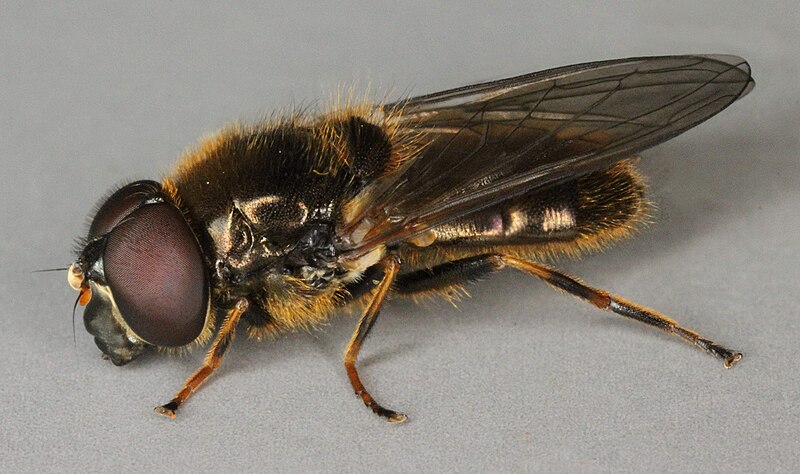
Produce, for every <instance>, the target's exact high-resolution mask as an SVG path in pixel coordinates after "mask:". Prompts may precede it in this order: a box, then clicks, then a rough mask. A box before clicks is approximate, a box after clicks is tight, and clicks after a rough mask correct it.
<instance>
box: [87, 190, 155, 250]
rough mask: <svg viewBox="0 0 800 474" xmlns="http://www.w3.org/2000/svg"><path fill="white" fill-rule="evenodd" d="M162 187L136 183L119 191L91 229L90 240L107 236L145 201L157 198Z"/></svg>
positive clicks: (106, 203) (102, 209)
mask: <svg viewBox="0 0 800 474" xmlns="http://www.w3.org/2000/svg"><path fill="white" fill-rule="evenodd" d="M160 189H161V185H159V184H158V183H156V182H155V181H136V182H135V183H131V184H128V185H126V186H123V187H122V188H120V189H118V190H117V191H116V192H114V194H112V195H111V196H109V198H108V199H106V200H105V202H104V203H103V205H102V206H100V209H98V210H97V213H96V214H95V216H94V219H93V220H92V225H91V227H89V240H92V239H94V238H96V237H100V236H101V235H105V234H107V233H109V232H111V230H112V229H113V228H114V227H116V226H117V224H119V223H120V222H121V221H122V220H123V219H125V218H126V217H127V216H128V215H130V213H131V212H133V211H135V210H136V209H137V208H138V207H139V206H141V205H142V203H143V202H144V201H146V200H147V199H149V198H151V197H153V196H155V195H156V194H157V193H158V191H159V190H160Z"/></svg>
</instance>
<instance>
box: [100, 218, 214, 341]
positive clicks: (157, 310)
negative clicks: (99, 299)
mask: <svg viewBox="0 0 800 474" xmlns="http://www.w3.org/2000/svg"><path fill="white" fill-rule="evenodd" d="M103 267H104V269H105V276H106V280H107V282H108V286H109V288H110V289H111V294H112V295H113V296H114V301H115V302H116V303H117V308H118V309H119V312H120V315H121V316H122V319H123V320H124V321H125V323H126V324H127V325H128V326H129V327H130V328H131V329H132V330H133V332H134V333H136V335H138V336H139V337H141V338H142V339H143V340H144V341H145V342H147V343H149V344H153V345H156V346H166V347H177V346H182V345H185V344H188V343H190V342H192V341H193V340H195V339H196V338H197V336H199V335H200V333H201V332H202V331H203V327H204V325H205V320H206V312H207V304H208V277H207V275H206V270H205V267H204V265H203V256H202V253H201V252H200V247H199V245H198V243H197V239H196V238H195V236H194V234H193V232H192V230H191V229H190V228H189V224H188V223H187V222H186V219H185V218H184V216H183V214H182V213H181V212H180V211H179V210H178V209H177V208H176V207H175V206H173V205H172V204H168V203H157V204H147V205H145V206H142V207H141V208H139V209H137V210H136V211H134V212H133V213H131V214H130V215H129V216H128V218H126V219H125V220H124V221H123V222H121V223H119V224H118V225H117V226H116V227H115V228H114V229H113V230H112V231H111V233H110V234H109V236H108V241H107V243H106V247H105V252H104V253H103Z"/></svg>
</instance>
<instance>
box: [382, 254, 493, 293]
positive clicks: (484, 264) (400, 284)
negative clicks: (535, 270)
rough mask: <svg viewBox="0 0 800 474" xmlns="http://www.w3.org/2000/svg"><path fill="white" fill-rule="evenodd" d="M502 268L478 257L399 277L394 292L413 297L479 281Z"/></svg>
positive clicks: (483, 256) (488, 259)
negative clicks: (415, 294)
mask: <svg viewBox="0 0 800 474" xmlns="http://www.w3.org/2000/svg"><path fill="white" fill-rule="evenodd" d="M502 267H503V265H502V264H499V265H498V262H496V261H494V260H492V259H491V258H487V256H486V255H478V256H477V257H469V258H464V259H461V260H456V261H453V262H448V263H444V264H442V265H437V266H435V267H433V268H429V269H425V270H418V271H415V272H411V273H406V274H403V275H399V276H398V277H397V280H396V282H395V285H394V287H393V288H392V290H393V291H394V292H396V293H399V294H401V295H413V294H414V293H425V292H428V291H436V290H442V289H447V288H451V287H453V286H457V285H461V284H464V283H466V282H472V281H476V280H479V279H480V278H481V277H483V276H485V275H488V274H489V273H492V272H495V271H497V270H499V269H500V268H502Z"/></svg>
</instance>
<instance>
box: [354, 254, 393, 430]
mask: <svg viewBox="0 0 800 474" xmlns="http://www.w3.org/2000/svg"><path fill="white" fill-rule="evenodd" d="M382 266H383V269H384V275H383V279H382V280H381V282H380V283H379V284H378V286H377V288H376V290H375V295H374V296H373V297H372V301H370V303H369V306H368V307H367V309H366V311H364V314H363V315H362V316H361V320H359V322H358V327H357V328H356V331H355V332H354V333H353V337H352V338H351V339H350V343H349V344H347V349H345V351H344V368H345V370H346V371H347V377H348V378H349V379H350V384H351V385H352V386H353V390H354V391H355V392H356V395H358V396H359V397H361V400H363V401H364V404H365V405H366V406H367V407H368V408H369V409H370V410H372V411H373V412H374V413H375V414H376V415H378V416H381V417H383V418H385V419H386V421H388V422H390V423H400V422H403V421H405V420H406V416H405V415H404V414H402V413H397V412H396V411H392V410H389V409H386V408H384V407H382V406H380V405H379V404H378V402H376V401H375V399H374V398H372V395H370V394H369V392H368V391H367V389H366V388H364V384H363V383H361V378H359V376H358V372H357V371H356V365H355V364H356V359H357V358H358V352H359V350H361V344H362V343H363V342H364V339H365V338H366V337H367V335H368V334H369V331H370V329H372V326H373V325H374V324H375V320H376V319H377V318H378V313H379V312H380V310H381V305H383V301H384V299H386V294H387V293H388V292H389V288H391V286H392V282H393V281H394V279H395V276H396V275H397V272H398V270H399V269H400V261H399V259H398V258H397V257H396V256H389V257H388V258H387V259H386V260H384V261H383V262H382Z"/></svg>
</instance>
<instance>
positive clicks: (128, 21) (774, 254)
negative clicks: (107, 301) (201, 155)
mask: <svg viewBox="0 0 800 474" xmlns="http://www.w3.org/2000/svg"><path fill="white" fill-rule="evenodd" d="M170 3H171V6H169V7H163V6H161V2H150V3H139V2H136V4H135V5H134V4H133V3H130V4H128V3H127V2H126V3H124V4H123V2H119V3H115V4H111V3H106V2H96V3H92V2H79V3H72V2H51V3H40V4H35V3H32V2H19V3H16V2H2V4H1V5H0V120H1V121H2V125H0V159H1V160H2V164H3V166H2V175H1V176H0V190H1V191H0V192H2V200H0V218H2V221H3V223H4V224H3V226H2V229H0V231H1V232H2V234H0V241H2V251H1V253H0V259H2V260H1V262H2V268H3V271H2V272H1V273H0V278H1V279H2V283H1V284H0V301H2V315H0V427H1V428H0V449H1V450H2V454H0V470H2V471H10V470H17V469H23V470H29V471H30V470H34V469H40V468H44V469H45V470H48V471H57V470H59V471H60V470H62V469H67V470H84V469H88V470H93V471H100V470H106V469H111V468H114V469H119V470H122V471H134V470H143V469H147V470H177V471H189V470H194V469H198V470H199V469H205V470H234V469H246V470H250V471H255V470H260V469H269V470H273V469H278V468H281V469H287V468H288V469H290V470H295V471H298V470H305V469H311V470H316V471H329V470H334V469H339V468H346V469H348V470H356V471H367V470H370V471H372V470H380V471H409V470H413V471H422V470H425V471H431V470H457V471H481V470H487V469H489V468H499V469H501V470H504V471H510V470H547V471H575V470H578V471H600V470H624V471H634V470H636V471H639V470H643V469H656V470H659V471H683V470H689V471H721V470H733V471H746V470H750V469H754V468H758V469H761V470H765V469H767V468H770V469H776V470H781V471H789V470H793V469H797V468H798V466H800V462H799V461H800V458H799V457H798V453H797V451H798V449H799V448H800V441H799V440H798V437H799V436H800V430H798V421H800V395H799V394H798V388H799V386H798V380H797V379H798V370H797V366H798V362H797V355H796V350H797V343H798V335H800V322H798V309H800V304H798V298H797V295H796V291H797V288H798V285H797V281H798V279H800V278H799V277H800V270H798V266H799V265H798V264H800V256H798V250H799V247H798V243H797V242H798V241H797V236H798V225H799V224H800V217H799V216H798V209H799V208H800V188H799V187H798V184H800V166H798V156H797V155H798V149H800V147H798V132H800V113H799V112H798V110H800V108H799V107H798V106H799V105H800V103H799V100H800V92H798V91H799V89H798V73H800V70H799V66H800V61H799V60H798V55H797V47H798V45H799V44H800V33H798V31H800V16H799V14H798V9H797V8H796V3H795V2H764V3H762V4H758V5H754V6H749V4H747V3H732V2H663V6H659V7H655V6H645V5H652V4H651V3H647V4H645V3H643V2H633V3H615V4H613V5H612V4H611V3H604V4H603V5H602V6H597V5H594V4H592V3H579V4H567V3H566V2H561V1H558V2H551V3H543V2H536V3H535V5H534V4H531V5H527V4H524V3H520V4H516V5H509V6H486V5H484V3H483V2H475V3H473V4H471V5H467V4H460V3H450V4H441V3H437V4H436V6H433V5H430V4H429V2H410V3H409V2H397V1H392V2H382V3H377V2H364V3H362V4H353V3H351V4H348V5H347V6H333V5H316V6H312V5H308V4H307V5H304V6H293V7H289V6H282V5H267V4H259V3H241V4H238V5H237V6H235V7H232V6H227V7H219V6H212V5H210V4H195V3H189V2H187V3H179V2H170ZM695 3H697V5H695ZM669 53H733V54H738V55H741V56H743V57H745V58H747V59H748V60H750V62H751V64H752V68H753V71H754V76H755V78H756V81H757V86H756V88H755V90H754V92H753V93H752V94H751V95H750V96H748V97H747V98H745V99H744V100H742V101H741V102H739V103H737V104H735V105H734V106H733V107H732V108H731V109H729V110H727V111H725V112H724V113H722V114H721V115H720V116H718V117H716V118H714V119H713V120H711V121H710V122H708V123H706V124H704V125H702V126H701V127H699V128H697V129H694V130H692V131H690V132H688V133H686V134H685V135H683V136H681V137H679V138H678V139H675V140H673V141H670V142H669V143H667V144H665V145H662V146H659V147H657V148H656V149H653V150H651V151H648V152H646V153H644V159H643V161H642V168H643V170H644V171H645V173H646V174H647V175H648V176H649V177H650V178H651V182H652V189H651V195H652V197H653V199H654V200H656V201H657V202H658V204H659V209H658V211H657V212H656V213H655V217H654V224H653V225H652V226H650V227H649V228H648V229H646V230H645V231H644V232H642V234H641V235H640V236H639V237H638V238H636V239H634V240H631V241H627V242H625V243H623V244H621V245H619V246H617V247H615V248H614V249H612V250H610V251H607V252H605V253H604V254H602V255H596V256H593V257H591V258H587V259H585V260H583V261H581V262H572V261H567V262H563V263H562V264H561V265H560V266H561V267H563V268H564V269H566V270H568V271H569V272H572V273H574V274H577V275H580V276H582V277H583V278H584V279H585V280H586V281H588V282H590V283H592V284H594V285H596V286H600V287H603V288H607V289H609V290H612V291H614V292H616V293H618V294H621V295H623V296H625V297H628V298H630V299H632V300H635V301H637V302H641V303H643V304H646V305H649V306H652V307H654V308H658V309H661V310H663V311H664V312H666V313H667V314H669V315H672V316H674V317H675V318H677V319H679V320H680V321H682V322H684V323H686V325H687V326H689V327H692V328H695V329H697V330H699V331H701V332H703V333H704V334H706V335H708V336H710V337H713V338H717V339H718V340H719V341H722V342H724V343H726V344H728V345H730V346H731V347H733V348H736V349H739V350H742V351H743V352H744V353H745V354H746V357H745V359H744V360H743V362H742V363H741V364H740V365H739V366H738V367H737V368H736V369H734V370H731V371H726V370H723V368H722V364H721V363H720V362H719V361H717V360H715V359H713V358H711V357H709V356H707V355H705V354H702V353H701V352H699V351H697V350H695V349H692V348H690V347H688V346H686V345H685V344H683V343H681V342H680V341H677V340H673V339H671V338H669V337H667V336H665V335H663V334H661V333H659V332H657V331H655V330H652V329H650V328H647V327H644V326H642V325H637V324H635V323H632V322H629V321H625V320H622V318H619V317H615V316H613V315H609V314H604V313H601V312H599V311H597V310H595V309H593V308H591V307H589V306H588V305H586V304H583V303H580V302H577V301H575V300H573V299H570V298H569V297H566V296H563V295H559V294H557V293H555V292H553V291H552V290H550V289H549V288H547V287H545V286H544V285H542V284H541V283H539V282H537V281H534V280H533V279H530V278H526V277H523V276H521V275H520V274H518V273H515V272H511V271H508V272H503V273H502V274H500V275H498V276H496V277H494V278H492V279H491V280H489V281H486V282H484V283H482V284H481V285H476V286H473V287H471V289H470V291H471V292H472V294H473V296H474V298H472V299H469V300H466V301H464V302H463V303H462V304H461V305H460V308H459V309H454V308H453V307H451V306H450V305H448V304H446V303H432V304H427V305H424V306H422V307H417V306H414V305H413V304H411V303H410V302H405V301H396V302H394V303H392V304H391V305H390V306H389V307H388V308H387V309H386V310H385V312H384V314H383V315H382V318H381V319H380V320H379V322H378V324H377V326H376V327H375V331H374V333H373V335H372V336H371V337H370V339H369V340H368V342H367V344H366V345H365V349H364V351H363V353H362V354H363V359H362V363H361V365H360V367H361V374H362V376H363V378H364V379H365V383H366V384H367V385H368V387H369V388H371V390H372V392H373V393H374V394H375V395H376V397H377V398H378V399H379V400H382V401H384V402H385V403H386V404H387V405H388V406H390V407H392V408H397V409H400V410H403V411H405V412H406V413H407V414H408V415H409V421H408V422H407V423H406V424H404V425H400V426H390V425H387V424H386V423H383V422H381V421H380V420H378V419H377V418H376V417H375V416H373V415H372V414H370V413H369V412H368V411H367V410H366V409H365V408H364V407H363V406H362V404H361V402H360V401H358V400H357V399H356V398H355V397H354V396H353V395H352V393H351V391H350V387H349V384H348V382H347V378H346V376H345V374H344V370H343V369H342V367H341V362H340V355H341V350H342V348H343V347H344V345H345V343H346V341H347V339H348V337H349V335H350V332H351V331H352V328H353V326H354V325H355V320H354V319H353V318H338V319H335V320H333V321H332V322H331V323H330V325H329V326H328V327H326V328H324V329H323V330H322V331H318V332H314V333H312V334H296V335H288V336H286V337H282V338H280V339H277V340H275V341H274V342H270V343H265V344H255V343H253V342H249V341H247V340H246V339H244V338H240V339H238V340H237V343H236V345H235V346H234V349H233V350H232V351H231V352H230V353H229V355H228V356H227V357H226V359H225V362H224V364H223V368H222V370H221V371H220V373H219V374H218V376H217V377H215V378H214V379H213V381H212V382H210V383H209V384H208V385H207V386H205V387H204V388H203V389H202V390H201V392H200V393H199V394H198V395H197V396H196V397H195V398H193V399H192V400H191V401H190V403H188V404H187V405H186V406H185V408H184V410H183V412H182V413H181V416H180V418H179V419H178V420H176V421H169V420H166V419H162V418H160V417H157V416H156V415H154V414H153V413H152V411H151V410H152V407H153V406H154V405H155V404H157V403H163V402H165V401H166V400H168V399H169V397H170V396H171V395H172V394H173V392H174V391H175V390H176V389H177V388H178V387H179V386H180V384H181V383H182V382H183V380H184V378H185V377H186V376H187V375H188V374H189V373H190V372H191V371H192V370H194V369H195V368H196V367H197V365H198V364H199V362H200V360H201V358H202V355H203V352H202V351H195V352H193V353H192V354H190V355H189V356H187V357H182V358H181V357H170V356H165V355H158V354H157V355H152V356H146V357H142V358H141V360H138V361H136V362H135V363H133V364H131V365H129V366H128V367H125V368H121V369H120V368H117V367H113V366H112V365H111V364H109V363H108V362H105V361H103V360H101V359H100V357H99V355H100V354H99V352H98V350H97V348H96V347H94V344H93V342H92V341H91V338H90V337H89V335H88V334H87V333H86V332H85V331H84V329H83V327H82V323H81V321H80V313H79V316H78V318H79V319H78V321H77V331H78V333H77V345H76V346H74V345H73V341H72V328H71V323H70V308H71V304H72V302H73V300H74V297H75V295H74V292H72V290H70V289H69V288H68V287H67V284H66V281H65V274H64V272H60V273H57V274H52V273H51V274H32V273H30V270H33V269H37V268H46V267H54V266H63V265H65V264H69V263H70V259H71V253H70V252H71V240H72V238H73V236H76V235H78V234H81V233H83V232H84V231H85V229H86V227H85V222H84V221H85V218H86V216H87V214H88V213H89V212H90V209H91V208H92V206H93V204H94V203H95V201H96V200H97V199H99V198H100V197H101V196H102V195H103V193H104V192H105V191H106V190H107V189H108V188H109V187H111V186H112V185H114V184H117V183H119V182H121V181H123V180H128V179H132V178H144V177H153V178H157V177H158V176H160V174H161V173H163V172H166V171H167V170H168V169H169V168H170V166H171V165H172V164H173V163H174V161H175V159H176V158H177V157H178V156H179V155H180V153H181V152H182V151H183V150H184V149H185V148H186V147H188V146H190V145H192V144H193V143H195V142H196V140H197V139H198V138H199V137H201V136H203V135H205V134H208V133H210V132H212V131H214V130H215V129H217V128H218V127H220V126H221V125H223V124H225V123H227V122H230V121H233V120H237V119H256V118H258V117H260V116H262V115H263V114H265V113H267V112H269V111H271V110H273V109H276V108H281V107H287V106H289V105H291V104H292V103H312V104H313V103H314V102H313V101H314V100H315V98H326V97H329V96H330V94H331V93H332V92H333V91H335V90H336V88H337V86H339V85H341V84H344V85H347V84H350V83H352V82H353V81H354V80H356V79H358V81H359V84H361V85H362V86H363V85H365V84H367V83H370V84H371V85H372V89H373V90H375V91H378V94H380V93H382V92H385V91H387V90H392V89H393V90H394V91H396V92H395V94H394V96H395V97H397V96H399V94H400V93H403V92H409V93H412V94H420V93H425V92H431V91H436V90H440V89H445V88H450V87H454V86H459V85H464V84H468V83H473V82H477V81H481V80H487V79H496V78H501V77H506V76H511V75H515V74H520V73H525V72H529V71H534V70H539V69H544V68H548V67H555V66H560V65H566V64H571V63H577V62H583V61H589V60H598V59H610V58H617V57H626V56H635V55H653V54H669ZM323 102H324V101H323Z"/></svg>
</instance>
